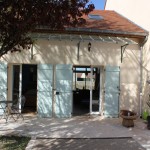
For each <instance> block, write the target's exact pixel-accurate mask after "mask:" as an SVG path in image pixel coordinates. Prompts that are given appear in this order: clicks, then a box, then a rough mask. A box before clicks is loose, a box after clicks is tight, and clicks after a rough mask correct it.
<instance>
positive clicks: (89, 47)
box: [88, 42, 92, 52]
mask: <svg viewBox="0 0 150 150" xmlns="http://www.w3.org/2000/svg"><path fill="white" fill-rule="evenodd" d="M91 45H92V44H91V43H90V42H89V44H88V51H89V52H90V51H91Z"/></svg>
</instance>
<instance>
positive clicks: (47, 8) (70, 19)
mask: <svg viewBox="0 0 150 150" xmlns="http://www.w3.org/2000/svg"><path fill="white" fill-rule="evenodd" d="M87 3H88V0H0V45H1V46H0V57H1V56H2V55H4V54H6V53H7V52H8V51H11V52H14V51H21V49H29V48H30V46H31V44H32V42H33V41H32V39H31V37H30V36H29V34H28V33H31V32H32V31H34V30H35V29H36V27H37V26H48V27H49V28H50V29H52V30H58V29H61V30H63V29H64V27H65V26H74V27H75V26H76V25H78V24H83V23H85V20H84V19H83V18H82V16H83V15H84V14H88V13H89V12H91V11H92V10H93V9H94V5H93V4H89V5H87Z"/></svg>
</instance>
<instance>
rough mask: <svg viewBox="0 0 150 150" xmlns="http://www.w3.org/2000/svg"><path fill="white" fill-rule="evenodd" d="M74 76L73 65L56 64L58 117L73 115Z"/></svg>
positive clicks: (56, 107)
mask: <svg viewBox="0 0 150 150" xmlns="http://www.w3.org/2000/svg"><path fill="white" fill-rule="evenodd" d="M72 76H73V74H72V65H64V64H59V65H56V101H55V116H56V117H59V118H61V117H71V112H72Z"/></svg>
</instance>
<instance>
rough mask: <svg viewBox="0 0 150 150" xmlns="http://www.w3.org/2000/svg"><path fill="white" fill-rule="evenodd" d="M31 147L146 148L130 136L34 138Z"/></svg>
mask: <svg viewBox="0 0 150 150" xmlns="http://www.w3.org/2000/svg"><path fill="white" fill-rule="evenodd" d="M35 141H36V142H35V145H34V146H33V147H32V148H33V150H34V148H35V149H36V148H39V149H44V150H60V149H61V150H146V149H145V148H143V147H142V146H141V145H140V144H139V143H138V142H136V141H135V140H134V139H133V138H131V137H125V138H124V137H123V138H121V137H120V138H119V137H118V138H45V139H44V138H36V140H35Z"/></svg>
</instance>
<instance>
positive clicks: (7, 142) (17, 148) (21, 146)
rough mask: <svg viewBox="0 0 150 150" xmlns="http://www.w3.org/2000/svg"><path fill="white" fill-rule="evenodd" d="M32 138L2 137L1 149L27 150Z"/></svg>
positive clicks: (0, 138)
mask: <svg viewBox="0 0 150 150" xmlns="http://www.w3.org/2000/svg"><path fill="white" fill-rule="evenodd" d="M30 139H31V138H30V137H23V136H21V137H19V136H0V149H2V150H25V148H26V146H27V144H28V143H29V141H30Z"/></svg>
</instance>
